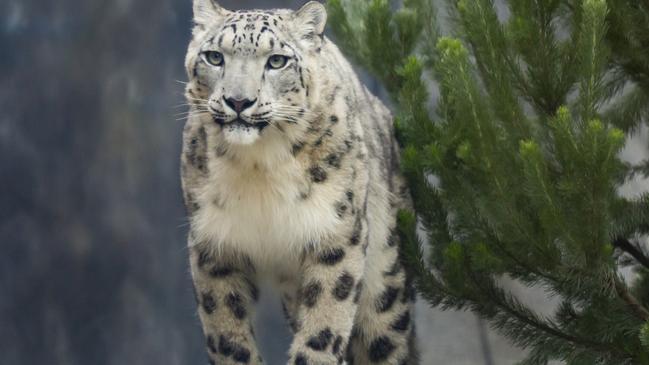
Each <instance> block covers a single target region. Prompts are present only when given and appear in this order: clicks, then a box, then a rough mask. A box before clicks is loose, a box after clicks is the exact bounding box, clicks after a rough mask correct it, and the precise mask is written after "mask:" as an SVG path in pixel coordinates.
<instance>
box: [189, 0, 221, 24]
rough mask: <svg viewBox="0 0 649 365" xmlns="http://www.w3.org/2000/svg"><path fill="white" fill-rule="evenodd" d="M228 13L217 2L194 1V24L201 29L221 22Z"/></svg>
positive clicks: (207, 0)
mask: <svg viewBox="0 0 649 365" xmlns="http://www.w3.org/2000/svg"><path fill="white" fill-rule="evenodd" d="M227 13H228V11H227V10H225V9H224V8H222V7H221V5H219V4H218V3H217V2H216V0H194V24H196V26H197V27H199V28H201V29H205V28H206V27H207V26H208V25H209V24H211V23H214V22H215V21H219V20H220V19H222V18H223V17H225V15H226V14H227Z"/></svg>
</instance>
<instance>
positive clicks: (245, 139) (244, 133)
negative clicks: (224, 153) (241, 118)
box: [223, 123, 261, 146]
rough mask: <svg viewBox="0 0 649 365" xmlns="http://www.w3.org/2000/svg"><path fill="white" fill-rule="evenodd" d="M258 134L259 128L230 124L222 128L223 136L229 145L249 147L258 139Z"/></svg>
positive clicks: (259, 132)
mask: <svg viewBox="0 0 649 365" xmlns="http://www.w3.org/2000/svg"><path fill="white" fill-rule="evenodd" d="M260 134H261V131H260V130H259V128H256V127H253V126H250V125H244V124H241V123H230V124H228V125H225V126H223V135H224V137H225V140H226V141H227V142H228V143H230V144H236V145H243V146H246V145H251V144H253V143H255V142H256V141H257V140H258V139H259V137H260Z"/></svg>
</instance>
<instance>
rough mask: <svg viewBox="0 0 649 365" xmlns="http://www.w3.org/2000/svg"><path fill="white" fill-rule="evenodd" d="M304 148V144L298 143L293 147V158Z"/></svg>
mask: <svg viewBox="0 0 649 365" xmlns="http://www.w3.org/2000/svg"><path fill="white" fill-rule="evenodd" d="M303 148H304V142H298V143H296V144H294V145H293V151H292V152H293V156H295V155H297V154H298V153H300V151H302V149H303Z"/></svg>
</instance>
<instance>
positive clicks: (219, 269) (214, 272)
mask: <svg viewBox="0 0 649 365" xmlns="http://www.w3.org/2000/svg"><path fill="white" fill-rule="evenodd" d="M233 272H234V269H233V268H232V267H231V266H227V265H224V266H219V265H214V266H213V267H212V269H211V270H210V276H211V277H213V278H223V277H226V276H229V275H230V274H232V273H233Z"/></svg>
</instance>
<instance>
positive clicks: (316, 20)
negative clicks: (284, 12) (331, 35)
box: [293, 1, 327, 42]
mask: <svg viewBox="0 0 649 365" xmlns="http://www.w3.org/2000/svg"><path fill="white" fill-rule="evenodd" d="M293 16H294V20H293V21H294V24H295V31H296V34H297V36H298V38H299V39H300V40H304V41H311V42H314V41H316V39H317V38H319V37H320V36H322V33H324V29H325V25H326V24H327V9H325V7H324V5H322V4H321V3H319V2H317V1H309V2H308V3H306V4H305V5H304V6H303V7H302V8H301V9H300V10H298V11H296V12H295V14H294V15H293Z"/></svg>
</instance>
